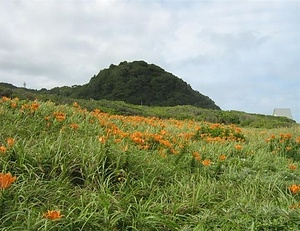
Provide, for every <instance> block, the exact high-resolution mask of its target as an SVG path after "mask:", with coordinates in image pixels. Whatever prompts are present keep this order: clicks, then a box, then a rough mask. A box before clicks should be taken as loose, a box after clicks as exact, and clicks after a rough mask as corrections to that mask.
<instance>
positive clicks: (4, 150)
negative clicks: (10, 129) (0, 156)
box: [0, 145, 7, 153]
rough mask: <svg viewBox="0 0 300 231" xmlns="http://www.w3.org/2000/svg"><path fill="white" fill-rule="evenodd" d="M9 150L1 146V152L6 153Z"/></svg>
mask: <svg viewBox="0 0 300 231" xmlns="http://www.w3.org/2000/svg"><path fill="white" fill-rule="evenodd" d="M6 150H7V148H6V147H5V146H4V145H1V146H0V152H2V153H5V152H6Z"/></svg>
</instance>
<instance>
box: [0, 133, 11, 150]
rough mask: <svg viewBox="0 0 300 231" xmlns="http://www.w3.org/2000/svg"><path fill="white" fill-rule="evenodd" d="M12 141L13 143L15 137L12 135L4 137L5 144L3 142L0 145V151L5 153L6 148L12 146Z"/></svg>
mask: <svg viewBox="0 0 300 231" xmlns="http://www.w3.org/2000/svg"><path fill="white" fill-rule="evenodd" d="M14 143H15V139H14V138H12V137H8V138H7V139H6V146H5V145H3V144H2V145H1V146H0V153H6V151H7V149H8V148H10V147H12V146H13V145H14Z"/></svg>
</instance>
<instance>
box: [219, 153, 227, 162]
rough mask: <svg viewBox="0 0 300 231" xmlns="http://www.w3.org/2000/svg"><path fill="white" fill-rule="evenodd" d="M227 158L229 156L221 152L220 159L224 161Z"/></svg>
mask: <svg viewBox="0 0 300 231" xmlns="http://www.w3.org/2000/svg"><path fill="white" fill-rule="evenodd" d="M226 158H227V157H226V156H225V155H224V154H221V155H220V156H219V160H220V161H224V160H225V159H226Z"/></svg>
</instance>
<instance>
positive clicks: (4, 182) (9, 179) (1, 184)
mask: <svg viewBox="0 0 300 231" xmlns="http://www.w3.org/2000/svg"><path fill="white" fill-rule="evenodd" d="M16 179H17V177H16V176H12V175H11V174H10V173H0V189H7V188H8V187H10V185H11V184H12V183H14V182H15V181H16Z"/></svg>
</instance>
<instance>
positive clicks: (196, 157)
mask: <svg viewBox="0 0 300 231" xmlns="http://www.w3.org/2000/svg"><path fill="white" fill-rule="evenodd" d="M193 157H194V158H195V160H197V161H201V156H200V154H199V152H193Z"/></svg>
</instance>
